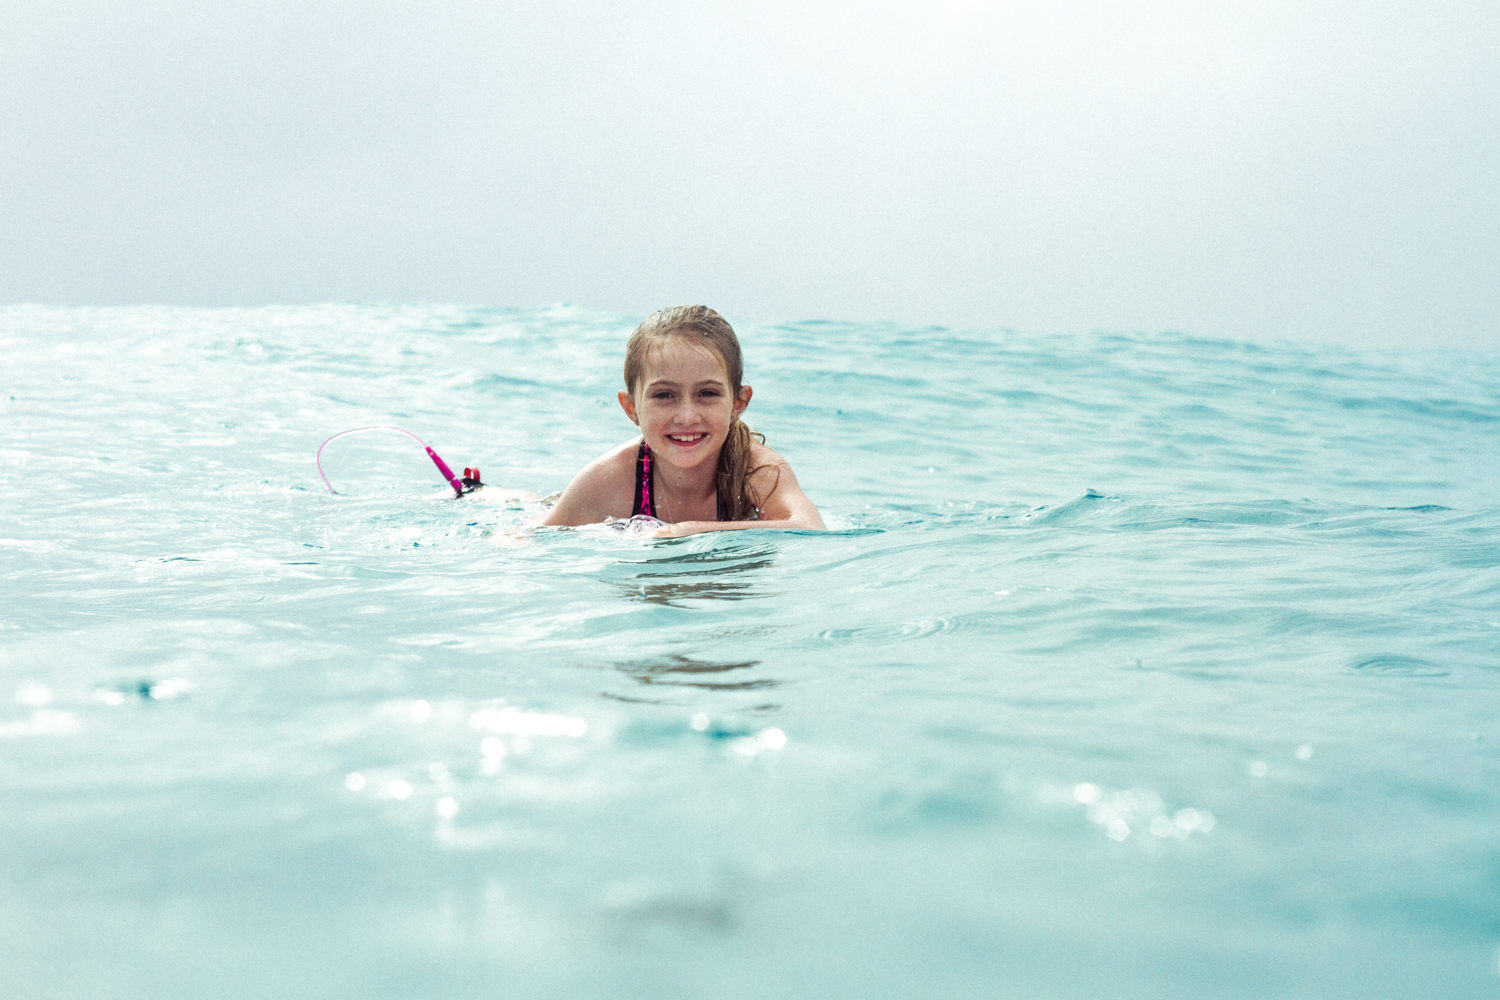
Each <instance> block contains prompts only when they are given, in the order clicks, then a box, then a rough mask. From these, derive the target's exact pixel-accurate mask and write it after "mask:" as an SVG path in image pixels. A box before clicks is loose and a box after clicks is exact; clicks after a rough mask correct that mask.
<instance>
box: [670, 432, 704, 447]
mask: <svg viewBox="0 0 1500 1000" xmlns="http://www.w3.org/2000/svg"><path fill="white" fill-rule="evenodd" d="M663 437H665V438H666V439H667V441H668V442H670V443H672V444H675V445H677V446H678V447H680V448H690V447H692V446H693V445H695V444H697V443H698V442H699V441H704V440H706V439H707V438H708V435H707V434H664V435H663Z"/></svg>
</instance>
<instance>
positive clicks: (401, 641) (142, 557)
mask: <svg viewBox="0 0 1500 1000" xmlns="http://www.w3.org/2000/svg"><path fill="white" fill-rule="evenodd" d="M632 325H633V321H632V319H631V318H629V317H620V316H612V315H601V314H598V313H591V312H587V311H584V310H580V309H573V308H564V307H559V308H552V309H541V310H530V311H515V310H491V309H472V308H463V307H456V306H455V307H447V306H441V307H440V306H371V305H332V306H317V307H296V308H291V307H288V308H266V309H242V310H195V309H173V308H129V309H64V308H45V307H17V306H12V307H5V308H3V309H0V377H3V386H0V428H3V435H0V510H3V519H0V581H3V586H4V590H3V593H4V597H3V604H0V979H3V981H4V989H3V993H4V995H5V996H6V997H11V998H34V997H35V998H39V997H79V996H98V997H111V998H116V997H142V998H145V997H150V998H153V1000H160V998H173V997H184V998H186V997H194V998H196V997H203V996H216V997H278V998H284V997H302V996H306V997H320V998H322V997H401V998H405V997H413V998H417V997H422V998H428V997H490V996H494V997H502V996H503V997H511V996H515V997H564V996H570V997H594V996H601V997H603V996H608V997H641V998H662V997H691V996H704V995H714V996H721V997H757V998H758V997H767V996H771V997H1025V998H1036V997H1067V998H1071V997H1098V996H1112V997H1152V998H1162V997H1194V998H1201V997H1228V998H1236V997H1245V998H1252V997H1253V998H1268V997H1287V998H1300V997H1318V998H1324V997H1350V998H1354V997H1359V998H1369V997H1414V996H1422V997H1481V996H1496V995H1500V964H1497V963H1500V952H1497V949H1500V724H1497V721H1496V720H1497V718H1500V543H1497V534H1500V501H1497V497H1500V463H1497V461H1496V454H1497V451H1500V440H1497V432H1500V355H1496V354H1492V353H1464V352H1398V351H1373V350H1358V349H1353V348H1348V347H1332V346H1324V345H1311V344H1303V345H1285V344H1281V345H1277V344H1261V345H1254V344H1245V343H1232V342H1226V341H1218V340H1211V339H1200V338H1194V337H1189V336H1184V335H1176V334H1129V335H1126V334H1089V335H1078V336H1046V335H1040V334H1030V333H1025V332H1014V331H960V330H948V329H942V328H930V329H915V328H906V327H899V326H882V325H860V324H853V323H830V322H820V323H800V324H790V325H782V326H758V327H757V326H748V325H746V326H744V327H742V329H741V330H740V333H741V338H742V342H743V344H744V346H745V351H746V357H747V380H748V381H749V382H750V383H751V384H752V385H753V386H754V388H755V398H754V401H753V402H752V404H751V408H750V410H749V411H747V414H746V416H747V419H748V420H749V421H750V422H751V423H752V424H753V425H754V426H755V427H757V428H758V429H760V430H761V431H763V432H764V433H765V434H766V435H767V437H768V439H769V442H770V443H771V444H772V445H773V446H774V447H776V448H778V449H779V450H780V451H782V453H783V454H785V455H786V456H787V457H788V458H789V460H790V461H791V463H792V464H793V466H794V468H795V469H796V471H797V474H798V477H799V479H800V480H801V482H802V484H803V486H804V488H805V490H806V491H807V493H808V494H809V495H810V496H811V497H812V498H813V499H814V500H815V501H816V502H817V503H818V504H819V506H820V508H821V509H822V510H823V512H824V514H825V517H826V518H827V519H828V521H829V523H830V526H831V527H832V528H833V529H834V530H831V531H829V532H828V533H826V534H816V533H774V532H743V533H732V534H723V535H705V536H698V537H693V538H688V539H682V540H674V541H649V540H642V539H638V538H630V537H626V536H625V535H623V534H621V533H619V532H614V531H610V530H608V529H602V528H590V529H581V530H552V529H545V530H533V529H530V528H529V527H528V519H529V518H531V517H533V516H534V515H535V506H534V505H522V504H483V503H477V502H474V501H472V500H461V501H455V500H453V499H451V498H447V497H445V496H444V495H443V493H444V487H443V484H442V483H441V481H440V480H439V479H438V477H437V474H436V472H435V470H434V469H433V467H432V465H431V463H429V462H428V461H427V459H426V457H425V456H424V455H423V454H422V453H421V451H420V449H418V448H417V447H416V446H415V445H414V444H413V443H412V442H411V441H410V440H409V439H407V438H405V437H402V436H400V435H397V434H373V433H372V434H364V435H355V436H351V437H348V438H344V439H341V440H340V441H337V442H335V443H333V444H332V445H330V446H329V448H328V450H327V452H325V457H324V466H325V469H326V471H327V472H328V474H329V477H330V479H331V480H332V482H333V483H334V484H335V485H336V486H337V487H338V488H339V490H340V495H333V494H331V493H330V492H328V490H327V489H325V488H324V486H323V484H322V482H321V480H320V479H319V478H318V475H317V471H316V469H315V468H314V464H313V455H314V452H315V450H316V449H317V447H318V445H319V443H320V442H321V441H322V440H323V439H324V438H326V437H328V436H329V435H331V434H333V433H335V432H337V431H340V430H344V429H347V428H351V427H358V426H364V425H370V424H395V425H399V426H401V427H405V428H407V429H409V430H411V431H412V432H413V433H415V434H418V435H420V436H421V437H422V438H424V439H425V440H426V441H428V442H429V443H430V444H432V445H433V446H434V447H435V448H436V449H437V451H438V452H439V453H441V454H442V455H443V456H444V457H445V458H446V459H447V460H448V461H449V463H450V464H452V465H454V466H455V467H459V466H463V465H478V466H480V467H481V468H482V469H483V471H484V474H485V479H486V481H488V482H491V483H500V484H504V485H511V486H518V487H522V488H526V489H530V490H534V491H537V492H540V493H545V492H549V491H552V490H556V489H560V488H561V487H562V486H563V485H565V483H566V482H567V480H568V478H569V477H570V476H571V475H572V474H573V473H574V472H575V471H577V469H578V468H580V467H581V466H582V465H583V464H584V463H585V462H586V461H588V460H589V459H591V458H592V457H594V456H595V455H597V454H598V453H599V452H601V451H602V450H604V449H605V448H607V447H610V446H611V445H614V444H617V443H619V442H621V441H623V440H625V439H626V438H628V437H629V436H630V430H631V429H630V426H629V425H628V423H626V421H625V418H624V417H623V415H621V414H620V412H619V410H618V407H617V405H616V403H615V402H614V398H613V397H614V393H615V391H616V389H617V388H618V383H619V379H620V375H619V368H620V363H621V355H622V348H623V343H624V339H625V336H626V335H627V334H628V331H629V329H630V328H631V326H632Z"/></svg>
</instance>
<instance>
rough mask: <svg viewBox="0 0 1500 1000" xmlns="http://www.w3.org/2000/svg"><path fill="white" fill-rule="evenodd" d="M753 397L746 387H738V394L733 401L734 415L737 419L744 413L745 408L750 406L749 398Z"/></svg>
mask: <svg viewBox="0 0 1500 1000" xmlns="http://www.w3.org/2000/svg"><path fill="white" fill-rule="evenodd" d="M751 395H753V393H752V392H751V389H750V387H749V386H748V385H742V386H740V394H739V395H738V396H736V397H735V400H734V415H735V416H736V417H737V416H739V415H740V414H741V413H744V412H745V407H747V406H749V405H750V397H751Z"/></svg>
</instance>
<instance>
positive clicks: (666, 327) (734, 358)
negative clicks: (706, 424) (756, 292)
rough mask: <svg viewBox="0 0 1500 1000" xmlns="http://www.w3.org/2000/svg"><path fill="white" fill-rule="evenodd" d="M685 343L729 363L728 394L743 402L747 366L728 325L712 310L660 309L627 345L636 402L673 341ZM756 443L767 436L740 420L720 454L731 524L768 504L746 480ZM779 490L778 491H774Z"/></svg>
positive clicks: (628, 385)
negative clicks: (656, 356)
mask: <svg viewBox="0 0 1500 1000" xmlns="http://www.w3.org/2000/svg"><path fill="white" fill-rule="evenodd" d="M671 337H686V338H688V339H689V340H690V341H691V342H692V343H695V344H701V345H702V346H703V347H706V348H707V349H709V350H710V351H713V353H714V354H715V355H716V356H717V357H718V359H719V360H720V361H722V362H723V363H724V371H725V374H726V375H727V376H728V378H729V390H730V392H731V394H732V395H733V397H734V398H735V399H738V398H739V395H740V389H741V388H742V387H743V384H744V378H745V362H744V358H743V357H742V356H741V354H740V340H739V338H738V337H736V336H735V335H734V328H733V327H731V326H730V325H729V321H728V320H726V319H725V318H724V317H723V316H720V315H719V314H718V313H716V312H714V311H713V310H712V309H710V308H708V306H672V307H671V308H670V309H658V310H657V311H656V312H654V313H652V314H651V315H650V316H647V317H646V318H645V320H644V321H643V322H642V323H641V325H640V326H638V327H636V328H635V332H634V333H632V334H631V335H630V341H629V343H627V344H626V345H625V389H626V391H627V392H629V393H630V394H631V395H632V396H634V395H635V394H636V390H637V389H638V388H639V387H640V384H641V379H642V378H644V377H645V374H646V363H647V362H648V361H649V360H650V358H651V356H652V354H653V353H655V351H656V350H657V349H658V348H659V347H661V346H662V345H663V344H664V343H666V341H667V340H668V338H671ZM752 439H755V440H759V441H761V442H762V443H764V442H765V440H766V438H765V435H764V434H758V433H756V432H755V431H752V430H751V429H750V428H749V427H748V426H746V425H745V422H744V421H742V420H740V418H739V417H735V418H734V419H733V420H732V421H731V423H730V425H729V435H728V437H726V438H725V440H724V448H723V450H722V451H720V452H719V468H718V473H717V483H716V485H717V486H718V490H719V496H720V498H721V499H723V500H724V504H725V511H726V513H728V515H729V519H730V520H731V521H748V520H751V519H752V518H753V517H756V516H758V515H759V509H760V503H761V501H762V500H763V499H764V498H758V497H756V496H754V494H753V492H752V491H751V490H750V487H749V484H748V483H747V480H748V479H749V478H750V475H751V473H753V472H755V471H756V469H758V468H760V466H756V467H755V468H751V466H750V449H751V444H752ZM772 489H773V490H774V489H775V487H774V486H773V487H772Z"/></svg>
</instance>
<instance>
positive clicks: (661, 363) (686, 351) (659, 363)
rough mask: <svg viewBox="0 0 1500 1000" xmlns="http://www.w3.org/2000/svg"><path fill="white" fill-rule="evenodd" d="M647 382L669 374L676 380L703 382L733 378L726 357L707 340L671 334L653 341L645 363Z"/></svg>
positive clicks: (645, 379)
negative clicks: (702, 340) (655, 341)
mask: <svg viewBox="0 0 1500 1000" xmlns="http://www.w3.org/2000/svg"><path fill="white" fill-rule="evenodd" d="M641 374H642V381H643V382H651V381H653V380H655V379H659V378H665V379H670V380H672V381H674V382H702V381H705V380H707V379H719V380H720V381H722V382H727V381H728V380H729V370H728V368H726V367H725V365H724V359H723V358H721V357H719V355H718V353H717V352H716V351H715V350H714V349H713V348H712V347H709V346H708V345H707V344H702V343H695V342H694V341H692V340H690V339H689V338H687V337H667V338H666V339H665V340H663V341H661V342H660V343H658V344H653V345H652V346H651V348H650V349H649V350H648V351H647V352H646V358H645V364H643V365H642V366H641Z"/></svg>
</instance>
